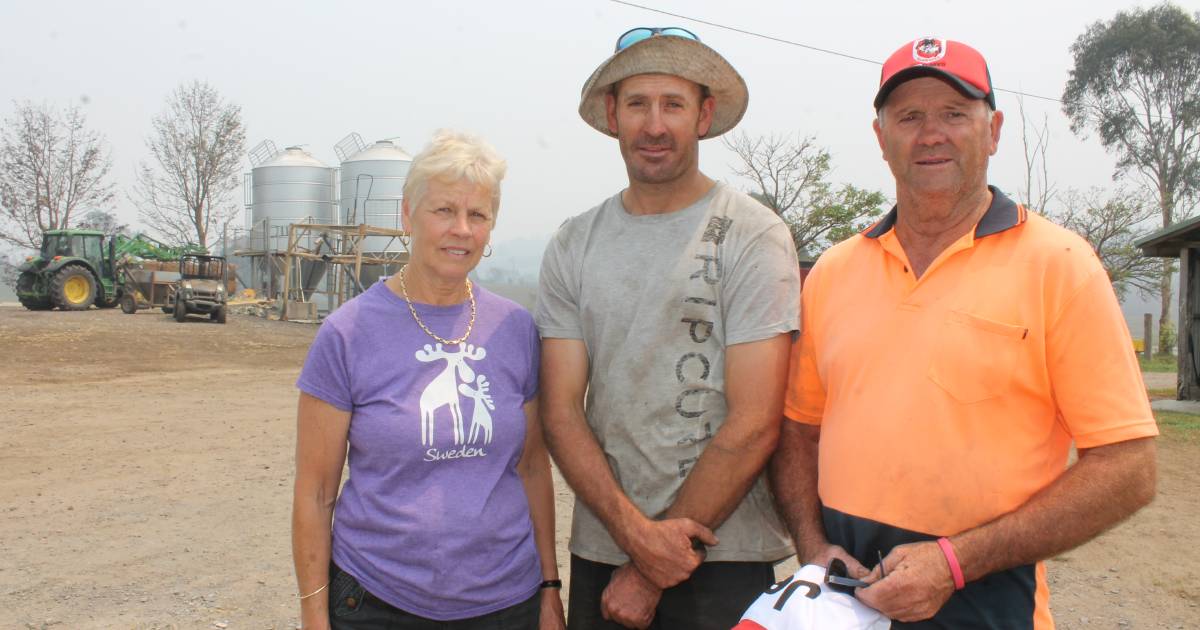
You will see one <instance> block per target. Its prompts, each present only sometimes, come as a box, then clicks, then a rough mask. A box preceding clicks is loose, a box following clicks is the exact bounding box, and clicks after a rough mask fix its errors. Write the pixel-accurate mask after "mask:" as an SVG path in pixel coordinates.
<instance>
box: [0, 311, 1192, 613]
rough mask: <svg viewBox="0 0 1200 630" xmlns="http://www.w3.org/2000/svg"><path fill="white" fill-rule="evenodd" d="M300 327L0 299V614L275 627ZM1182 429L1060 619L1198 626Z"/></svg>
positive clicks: (564, 518) (1056, 568) (1057, 573)
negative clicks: (1154, 480) (1150, 497)
mask: <svg viewBox="0 0 1200 630" xmlns="http://www.w3.org/2000/svg"><path fill="white" fill-rule="evenodd" d="M315 331H316V327H315V326H312V325H304V324H289V323H281V322H273V321H267V320H263V319H258V318H255V317H249V316H239V315H231V316H230V318H229V323H228V324H227V325H225V326H221V325H217V324H212V323H209V322H207V321H201V320H196V321H193V322H188V323H187V324H178V323H176V322H174V321H173V320H172V319H171V318H170V317H169V316H166V315H163V314H161V313H160V312H157V311H143V312H141V313H139V314H137V315H133V316H129V315H124V314H122V313H121V312H120V311H119V310H116V309H114V310H108V311H99V310H91V311H86V312H81V313H59V312H50V313H33V312H27V311H25V310H23V309H21V308H19V307H16V306H13V305H3V306H0V419H2V424H0V427H2V429H3V430H2V432H0V470H2V471H3V475H0V628H294V627H295V626H296V611H297V606H296V600H295V581H294V578H293V575H292V564H291V550H290V536H289V528H290V520H289V519H290V500H291V480H292V457H293V446H294V437H293V432H294V409H295V399H296V391H295V389H294V387H293V382H294V380H295V378H296V375H297V374H298V371H299V368H300V365H301V362H302V360H303V358H304V355H305V351H306V349H307V347H308V344H309V343H310V341H311V340H312V337H313V335H314V333H315ZM1198 435H1200V432H1198V431H1191V432H1187V431H1179V432H1176V431H1168V432H1167V434H1166V435H1165V437H1164V438H1163V439H1160V441H1159V458H1160V486H1159V488H1160V490H1159V496H1158V499H1157V500H1156V501H1155V503H1154V504H1153V505H1152V506H1151V507H1150V508H1148V509H1146V510H1144V511H1143V512H1141V513H1139V514H1138V515H1137V516H1135V517H1134V518H1133V519H1132V520H1130V521H1129V522H1127V523H1125V524H1123V525H1122V526H1120V527H1118V528H1116V529H1115V530H1113V531H1111V532H1109V533H1108V534H1106V535H1104V536H1103V537H1101V538H1100V539H1098V540H1096V541H1093V542H1092V543H1090V544H1088V545H1086V546H1084V547H1082V548H1080V549H1077V550H1075V551H1072V552H1070V553H1068V554H1065V555H1063V556H1061V557H1059V558H1055V559H1054V560H1052V561H1051V562H1050V563H1049V570H1050V580H1051V588H1052V599H1051V603H1052V607H1053V609H1054V612H1055V618H1056V619H1057V620H1058V623H1059V627H1060V628H1160V627H1165V628H1200V551H1198V550H1197V546H1196V545H1195V543H1194V542H1193V540H1192V539H1193V535H1192V534H1193V531H1194V529H1195V528H1196V526H1197V525H1196V523H1197V522H1200V493H1198V492H1197V488H1198V484H1197V482H1196V478H1197V472H1196V468H1197V463H1198V462H1200V437H1197V436H1198ZM556 492H557V494H558V500H559V503H558V507H559V542H560V547H559V564H560V566H561V565H565V563H566V559H567V556H566V552H565V539H566V533H567V523H568V522H569V518H570V506H571V495H570V491H569V490H568V489H567V488H566V487H565V485H563V484H562V483H561V480H560V483H559V485H558V487H557V490H556ZM785 571H789V569H788V568H787V567H786V566H781V567H780V572H781V573H782V572H785ZM563 573H564V578H565V577H566V575H565V573H566V571H565V569H564V570H563Z"/></svg>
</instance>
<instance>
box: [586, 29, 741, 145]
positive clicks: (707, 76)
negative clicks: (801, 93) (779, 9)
mask: <svg viewBox="0 0 1200 630" xmlns="http://www.w3.org/2000/svg"><path fill="white" fill-rule="evenodd" d="M639 74H669V75H673V76H677V77H680V78H683V79H687V80H689V81H692V82H694V83H699V84H700V85H704V86H706V87H708V91H709V93H710V94H712V96H713V97H714V98H715V99H716V108H715V111H713V122H712V127H710V128H709V130H708V135H706V136H704V137H705V138H715V137H717V136H719V135H721V134H723V133H725V132H726V131H729V130H730V129H733V127H734V126H735V125H737V124H738V121H740V120H741V119H742V115H743V114H745V113H746V106H747V105H748V104H749V102H750V95H749V92H748V91H747V90H746V82H745V81H744V80H743V79H742V76H741V75H740V74H738V72H737V70H734V69H733V66H731V65H729V62H728V61H725V58H724V57H722V56H721V55H719V54H717V51H715V50H713V49H711V48H709V47H708V46H705V45H704V44H701V43H700V42H698V41H696V40H694V39H688V38H686V37H676V36H673V35H655V36H654V37H648V38H646V39H644V40H642V41H640V42H637V43H635V44H632V45H630V46H628V47H626V48H624V49H623V50H620V51H618V52H616V53H614V54H613V56H611V57H609V58H608V59H607V60H605V61H604V63H602V64H600V67H599V68H596V71H595V72H593V73H592V76H590V77H588V80H587V83H584V84H583V93H582V95H581V96H580V100H579V115H580V116H582V117H583V120H584V122H586V123H587V124H589V125H591V126H592V127H593V128H594V129H596V130H597V131H599V132H601V133H603V134H605V135H608V136H613V137H616V134H614V133H612V132H611V131H609V130H608V117H607V112H606V110H605V104H604V97H605V95H607V94H609V92H610V91H611V90H612V85H613V84H614V83H616V82H618V81H620V80H622V79H627V78H629V77H632V76H635V75H639Z"/></svg>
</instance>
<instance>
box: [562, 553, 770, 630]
mask: <svg viewBox="0 0 1200 630" xmlns="http://www.w3.org/2000/svg"><path fill="white" fill-rule="evenodd" d="M616 569H617V567H615V566H613V565H611V564H601V563H599V562H592V561H590V560H584V559H583V558H580V557H579V556H576V555H572V556H571V595H570V601H569V604H568V606H567V630H618V629H620V628H622V627H623V626H621V625H620V624H617V623H613V622H611V621H605V620H604V617H603V616H602V615H601V614H600V596H601V595H602V594H603V593H604V588H605V587H606V586H608V581H609V579H610V578H611V577H612V572H613V571H615V570H616ZM774 582H775V570H774V568H773V563H771V562H705V563H704V564H702V565H700V567H699V568H698V569H696V571H695V572H693V573H692V576H691V577H690V578H688V579H687V580H686V581H684V582H681V583H679V584H677V585H675V586H672V587H671V588H669V589H667V590H665V591H663V595H662V599H660V600H659V602H658V609H657V610H656V612H655V615H654V621H653V622H652V623H651V625H650V628H652V629H654V630H705V629H708V628H712V629H713V630H729V629H730V628H732V627H733V626H735V625H737V622H738V621H739V620H740V619H741V618H742V613H744V612H746V609H747V608H749V607H750V604H751V603H753V602H754V600H755V599H756V598H758V596H759V595H761V594H762V592H763V591H764V590H766V588H767V587H768V586H770V585H771V584H773V583H774Z"/></svg>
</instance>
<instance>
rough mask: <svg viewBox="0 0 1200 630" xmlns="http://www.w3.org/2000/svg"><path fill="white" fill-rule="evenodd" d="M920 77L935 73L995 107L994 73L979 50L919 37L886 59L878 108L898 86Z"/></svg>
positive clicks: (945, 41)
mask: <svg viewBox="0 0 1200 630" xmlns="http://www.w3.org/2000/svg"><path fill="white" fill-rule="evenodd" d="M917 77H935V78H939V79H942V80H944V81H946V82H947V83H949V84H950V85H953V86H954V87H955V88H957V89H958V91H959V92H962V93H963V95H964V96H968V97H970V98H977V99H983V100H986V101H987V104H988V105H990V106H991V108H992V109H996V94H995V92H993V91H992V75H991V74H990V73H989V72H988V67H987V62H986V61H984V60H983V55H981V54H979V51H978V50H975V49H974V48H971V47H970V46H968V45H966V44H964V43H962V42H956V41H951V40H947V39H942V38H940V37H919V38H917V39H914V40H913V41H912V42H910V43H907V44H905V45H903V46H901V47H900V49H899V50H897V51H896V52H894V53H892V56H891V57H888V60H887V61H885V62H883V72H882V73H881V74H880V75H879V92H877V93H876V94H875V109H876V110H878V109H879V108H880V107H883V103H884V101H886V100H887V97H888V95H889V94H891V93H892V90H894V89H896V86H898V85H900V84H901V83H904V82H905V81H908V80H909V79H915V78H917Z"/></svg>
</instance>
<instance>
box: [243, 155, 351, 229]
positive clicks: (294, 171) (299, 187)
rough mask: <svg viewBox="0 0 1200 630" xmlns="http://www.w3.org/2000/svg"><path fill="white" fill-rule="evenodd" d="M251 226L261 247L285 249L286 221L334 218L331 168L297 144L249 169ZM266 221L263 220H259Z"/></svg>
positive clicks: (332, 172) (311, 221)
mask: <svg viewBox="0 0 1200 630" xmlns="http://www.w3.org/2000/svg"><path fill="white" fill-rule="evenodd" d="M251 179H252V181H253V183H252V189H251V190H252V191H253V192H252V196H251V202H250V203H251V206H250V208H251V209H250V217H251V224H252V230H254V231H258V230H259V229H263V230H264V233H263V234H261V235H256V236H259V237H260V238H263V239H265V241H263V242H265V244H266V247H265V248H264V249H268V250H273V251H284V250H286V249H287V233H288V225H290V224H293V223H321V224H330V223H335V222H336V217H337V201H336V200H335V199H334V194H333V193H334V189H333V186H334V183H333V182H334V169H333V168H330V167H328V166H325V164H323V163H322V162H321V161H320V160H318V159H317V158H315V157H313V156H312V154H310V153H309V152H307V151H305V150H304V149H302V148H300V147H288V148H286V149H284V150H283V151H280V152H279V153H277V154H275V155H274V156H273V157H271V158H270V159H268V160H267V161H265V162H263V163H261V164H258V165H256V166H255V167H254V169H253V170H251ZM264 221H265V222H266V223H265V224H264V223H263V222H264Z"/></svg>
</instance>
